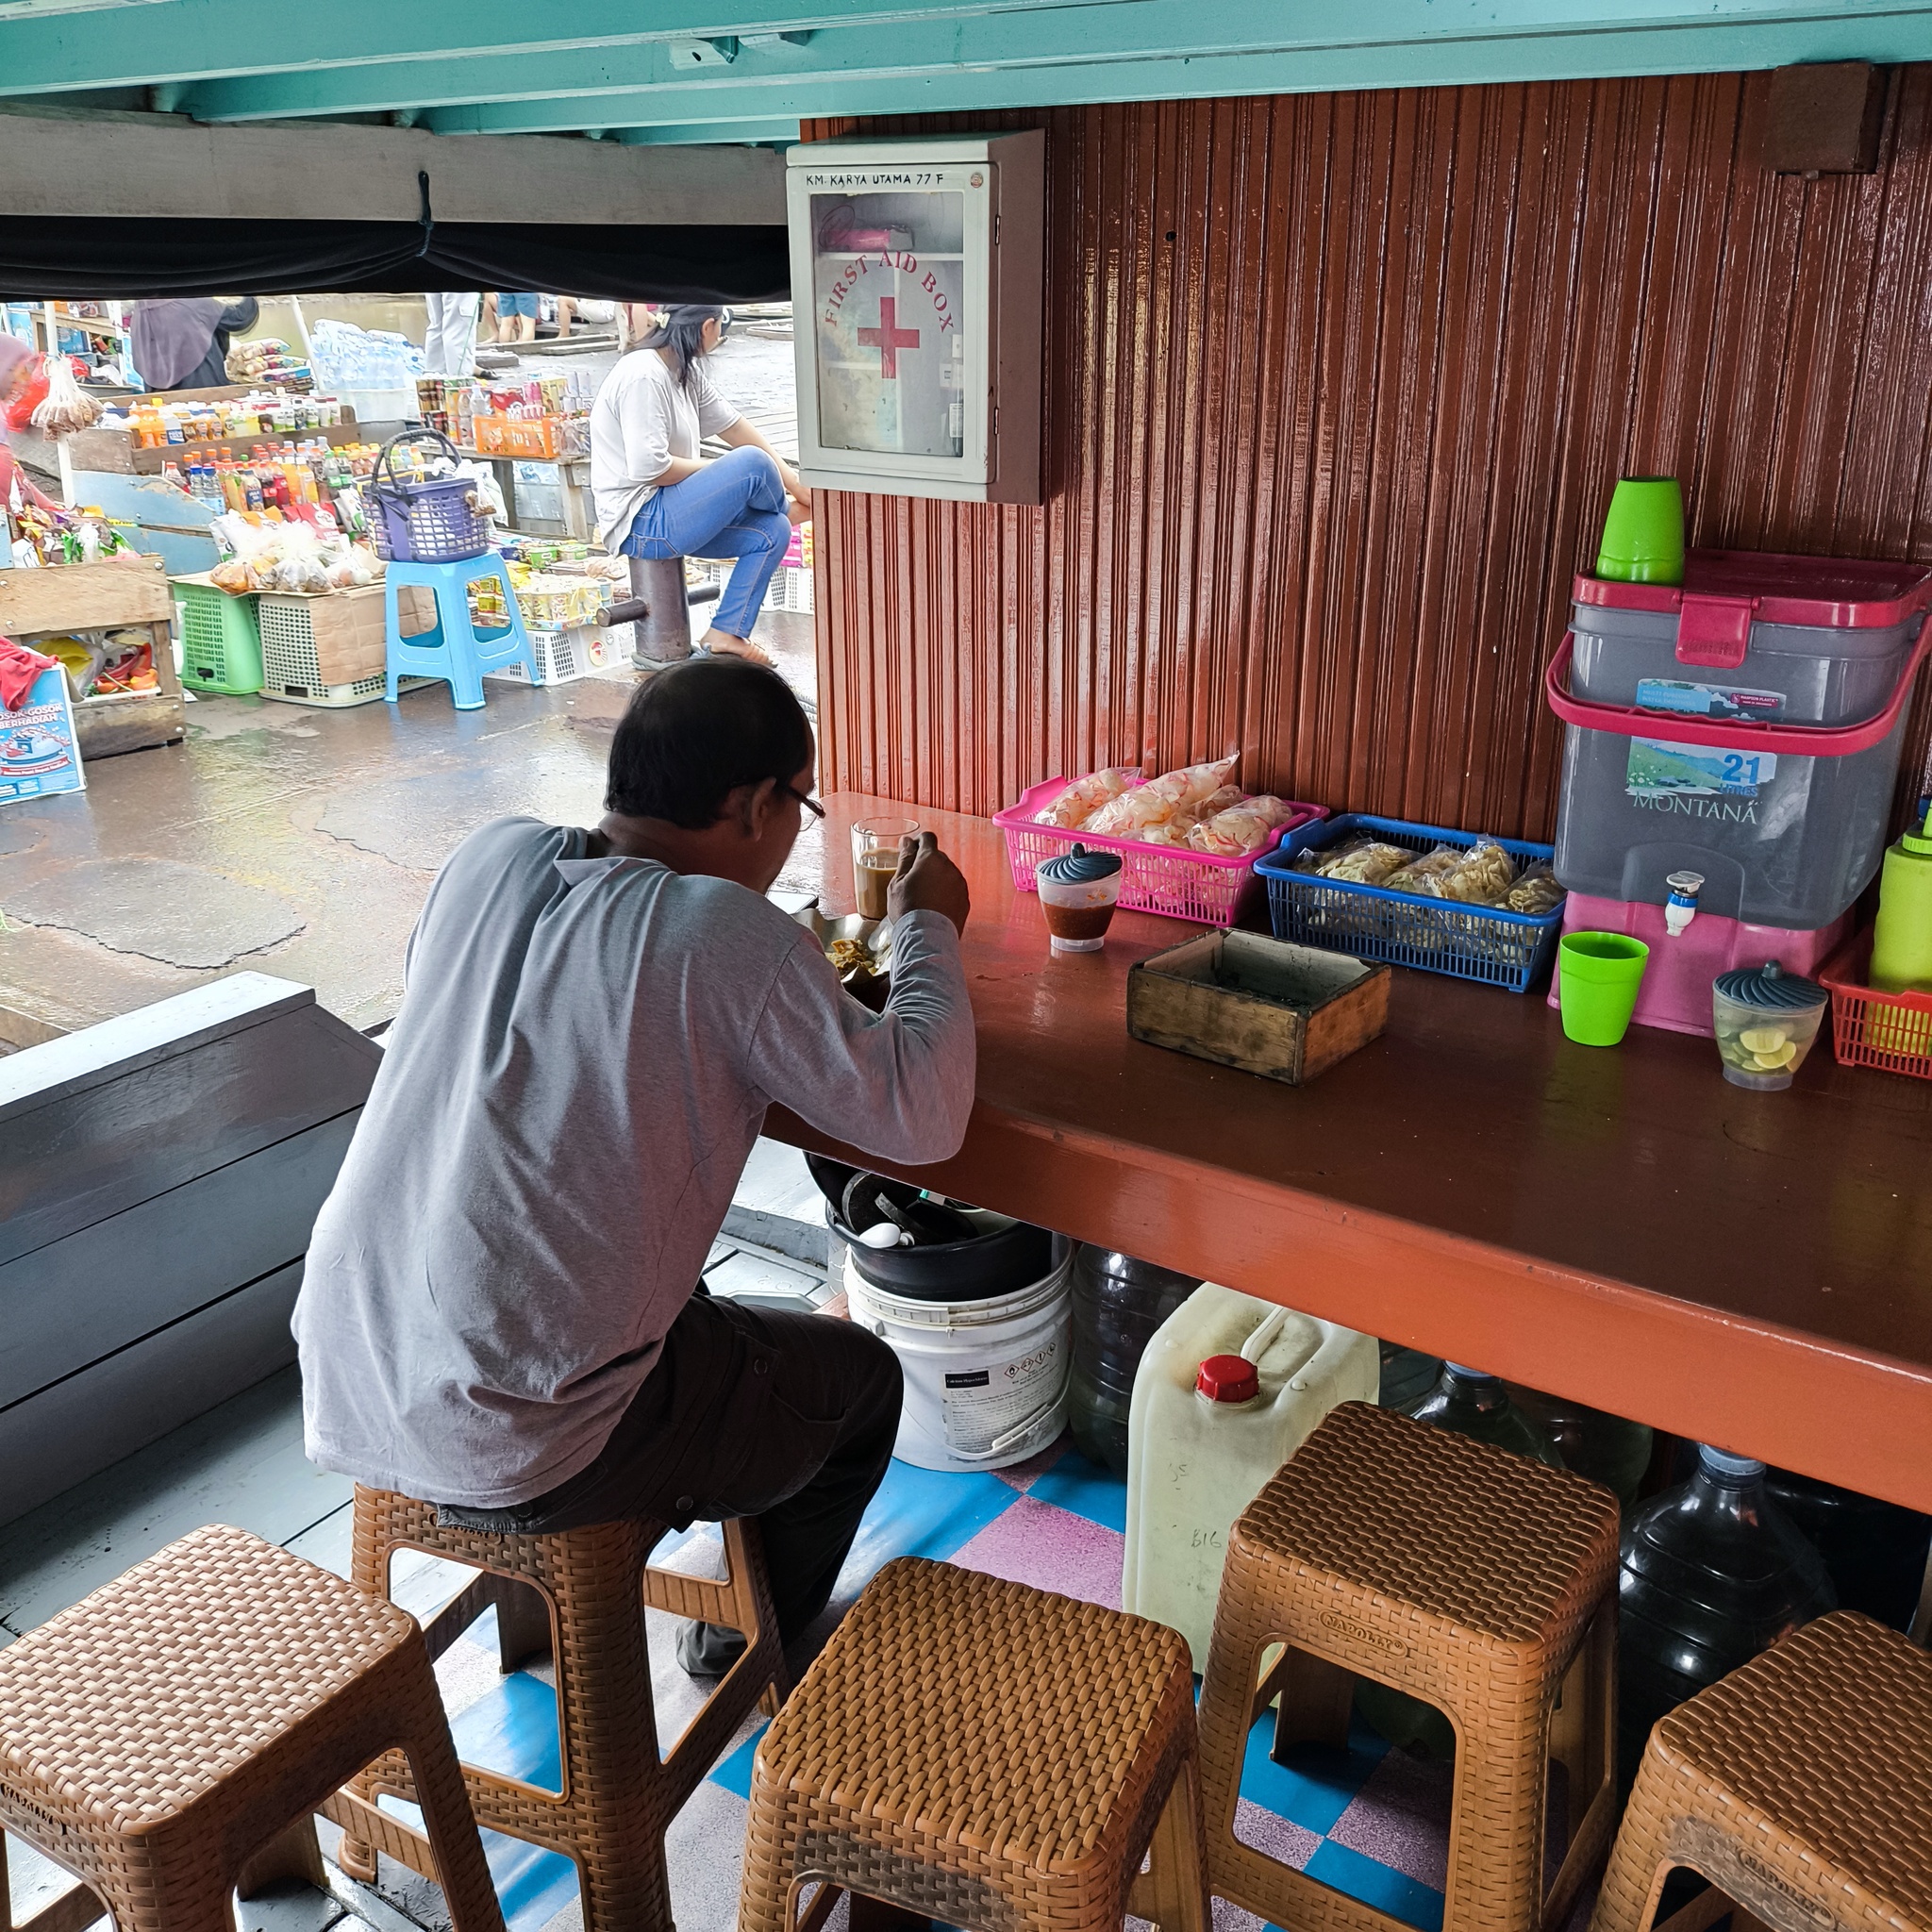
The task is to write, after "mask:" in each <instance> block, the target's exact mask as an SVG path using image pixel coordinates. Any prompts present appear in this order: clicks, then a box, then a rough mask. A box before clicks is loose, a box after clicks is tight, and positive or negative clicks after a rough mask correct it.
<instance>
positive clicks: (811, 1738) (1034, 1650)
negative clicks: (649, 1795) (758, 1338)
mask: <svg viewBox="0 0 1932 1932" xmlns="http://www.w3.org/2000/svg"><path fill="white" fill-rule="evenodd" d="M1200 1831H1201V1825H1200V1804H1199V1799H1198V1796H1197V1793H1196V1789H1195V1779H1194V1698H1193V1677H1192V1675H1191V1672H1190V1670H1189V1665H1188V1645H1187V1640H1186V1639H1185V1638H1184V1637H1182V1636H1181V1635H1180V1634H1179V1632H1178V1631H1174V1630H1169V1629H1167V1628H1166V1627H1165V1626H1163V1625H1162V1624H1151V1623H1149V1622H1147V1621H1146V1619H1145V1618H1142V1617H1128V1616H1123V1615H1122V1614H1121V1612H1120V1611H1118V1610H1108V1609H1103V1608H1101V1607H1100V1606H1099V1605H1097V1604H1085V1603H1076V1602H1074V1600H1073V1599H1072V1598H1071V1597H1064V1596H1056V1595H1053V1594H1052V1593H1050V1592H1049V1591H1041V1590H1029V1589H1027V1588H1026V1586H1025V1585H1024V1584H1019V1583H1007V1582H1003V1581H1002V1580H1001V1579H1000V1578H998V1577H994V1576H982V1575H979V1574H975V1573H974V1572H973V1571H970V1570H958V1569H955V1568H953V1567H952V1566H951V1565H950V1564H946V1563H927V1562H924V1561H921V1560H920V1559H919V1558H917V1557H901V1558H900V1559H899V1560H898V1561H896V1562H892V1563H888V1564H887V1565H886V1567H885V1568H884V1569H883V1570H881V1571H880V1572H879V1574H877V1575H876V1576H875V1577H874V1579H873V1581H872V1582H871V1584H870V1585H868V1586H867V1588H866V1591H865V1593H864V1594H863V1595H862V1596H861V1597H860V1598H859V1599H858V1603H857V1604H855V1605H854V1606H853V1607H852V1611H851V1613H850V1615H848V1616H847V1617H846V1619H845V1621H844V1622H843V1623H842V1624H841V1625H840V1626H839V1628H838V1629H837V1631H835V1632H834V1633H833V1636H832V1641H830V1642H829V1643H828V1644H827V1645H826V1646H825V1648H824V1651H823V1652H822V1653H821V1654H820V1656H819V1658H818V1660H817V1661H816V1662H815V1663H814V1664H813V1665H812V1667H811V1669H810V1670H809V1671H808V1672H807V1673H806V1674H805V1678H804V1680H803V1681H802V1682H801V1683H800V1685H799V1687H798V1689H797V1691H795V1692H794V1693H793V1694H792V1697H791V1702H790V1703H789V1704H787V1705H786V1707H785V1708H784V1709H783V1710H782V1711H781V1712H780V1713H779V1715H778V1720H777V1722H776V1723H775V1724H773V1725H772V1727H771V1728H770V1729H769V1730H768V1731H767V1732H766V1733H765V1735H764V1736H763V1737H762V1738H761V1739H760V1740H758V1754H757V1757H755V1759H754V1761H753V1766H752V1780H751V1819H750V1823H749V1824H748V1825H747V1827H746V1831H745V1854H744V1897H743V1903H742V1905H741V1908H740V1913H739V1920H738V1924H739V1932H778V1928H780V1927H790V1926H791V1924H793V1923H794V1920H795V1918H796V1917H797V1907H798V1902H799V1895H800V1893H801V1891H802V1889H803V1888H804V1887H805V1886H806V1885H807V1884H808V1883H810V1882H811V1881H813V1880H821V1881H824V1883H823V1884H822V1886H821V1889H820V1890H819V1892H818V1893H817V1895H816V1896H815V1897H814V1898H813V1900H812V1902H811V1905H810V1907H809V1908H808V1912H807V1914H806V1915H805V1918H804V1921H803V1923H805V1924H811V1925H816V1924H822V1923H823V1921H824V1918H826V1917H828V1916H829V1914H830V1908H831V1905H832V1903H833V1901H834V1900H835V1899H836V1898H837V1896H838V1892H837V1890H834V1888H843V1889H846V1890H853V1891H858V1892H860V1893H863V1894H864V1895H866V1896H867V1897H870V1898H878V1899H884V1900H885V1901H887V1902H888V1903H889V1904H891V1905H895V1906H899V1907H904V1908H906V1909H907V1910H908V1911H911V1912H914V1913H923V1914H926V1915H928V1916H930V1917H932V1918H936V1919H940V1920H942V1921H944V1922H945V1923H946V1924H951V1925H961V1926H966V1927H969V1928H970V1932H1036V1928H1037V1932H1048V1928H1051V1932H1100V1928H1101V1927H1106V1928H1107V1932H1119V1926H1120V1923H1121V1917H1122V1914H1123V1912H1124V1910H1125V1909H1126V1907H1127V1901H1128V1890H1129V1887H1130V1886H1131V1887H1132V1888H1133V1909H1134V1910H1135V1911H1136V1912H1137V1913H1139V1914H1140V1915H1141V1917H1142V1918H1146V1919H1151V1920H1153V1921H1154V1922H1155V1924H1158V1925H1159V1926H1160V1927H1161V1932H1206V1928H1207V1925H1208V1898H1207V1891H1206V1887H1205V1884H1204V1874H1203V1871H1202V1864H1201V1848H1200ZM1150 1846H1151V1848H1152V1852H1153V1858H1152V1862H1151V1869H1150V1870H1149V1871H1148V1873H1147V1874H1145V1875H1144V1877H1142V1878H1141V1879H1140V1880H1139V1882H1138V1883H1137V1882H1136V1876H1135V1874H1137V1873H1138V1872H1139V1871H1140V1867H1141V1857H1142V1855H1143V1854H1144V1853H1146V1852H1147V1851H1148V1850H1149V1848H1150Z"/></svg>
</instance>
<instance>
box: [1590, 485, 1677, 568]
mask: <svg viewBox="0 0 1932 1932" xmlns="http://www.w3.org/2000/svg"><path fill="white" fill-rule="evenodd" d="M1596 574H1597V575H1598V576H1600V577H1610V578H1613V579H1614V580H1615V581H1617V582H1618V583H1624V584H1681V583H1682V582H1683V581H1684V492H1683V491H1681V490H1680V489H1678V487H1677V479H1676V478H1675V477H1674V476H1624V477H1623V478H1622V479H1621V480H1620V481H1619V482H1618V484H1617V487H1616V490H1615V491H1614V492H1613V493H1612V494H1611V497H1610V509H1609V514H1608V515H1607V517H1605V519H1604V536H1603V542H1602V544H1601V545H1600V546H1599V549H1598V554H1597V559H1596Z"/></svg>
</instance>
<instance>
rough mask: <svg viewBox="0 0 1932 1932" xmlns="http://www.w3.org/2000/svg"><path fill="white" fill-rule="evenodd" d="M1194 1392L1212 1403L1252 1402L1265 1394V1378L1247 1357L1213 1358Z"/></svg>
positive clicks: (1201, 1375)
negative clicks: (1262, 1383)
mask: <svg viewBox="0 0 1932 1932" xmlns="http://www.w3.org/2000/svg"><path fill="white" fill-rule="evenodd" d="M1194 1388H1195V1390H1196V1391H1197V1392H1198V1393H1200V1394H1202V1395H1205V1396H1206V1397H1207V1398H1208V1401H1209V1402H1249V1401H1252V1400H1253V1399H1254V1398H1255V1397H1256V1396H1257V1395H1258V1394H1259V1393H1260V1392H1261V1378H1260V1376H1259V1375H1258V1374H1256V1372H1255V1365H1254V1363H1253V1362H1251V1361H1249V1360H1248V1359H1247V1357H1245V1356H1239V1355H1210V1356H1209V1357H1208V1359H1207V1360H1206V1361H1205V1362H1203V1363H1202V1364H1201V1373H1200V1374H1198V1375H1196V1376H1195V1377H1194Z"/></svg>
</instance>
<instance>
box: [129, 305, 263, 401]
mask: <svg viewBox="0 0 1932 1932" xmlns="http://www.w3.org/2000/svg"><path fill="white" fill-rule="evenodd" d="M260 314H261V304H260V303H259V302H258V301H257V300H256V299H255V297H254V296H253V295H244V296H242V299H241V300H240V301H239V302H227V303H223V302H217V301H214V300H213V299H212V298H209V297H192V298H187V299H181V300H176V299H173V298H171V299H169V300H167V301H163V302H137V303H136V304H135V305H134V341H133V343H132V347H133V350H134V366H135V368H136V369H137V370H139V371H140V372H141V380H142V385H143V386H144V387H145V388H147V389H149V390H171V389H219V388H220V387H221V386H222V385H223V384H224V383H225V382H226V381H227V379H228V339H229V337H231V336H237V335H240V334H241V333H242V330H243V329H246V328H253V327H254V326H255V325H256V322H257V320H258V318H259V317H260Z"/></svg>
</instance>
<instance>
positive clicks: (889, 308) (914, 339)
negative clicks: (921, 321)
mask: <svg viewBox="0 0 1932 1932" xmlns="http://www.w3.org/2000/svg"><path fill="white" fill-rule="evenodd" d="M858 340H859V342H860V343H861V344H862V345H863V346H864V347H865V348H868V349H876V350H877V351H878V352H879V374H880V375H883V376H887V377H889V378H891V379H893V380H896V379H897V377H898V375H899V351H900V350H901V349H916V348H918V346H919V331H918V330H917V329H916V328H901V327H900V326H899V302H898V298H897V297H896V296H893V295H881V296H880V297H879V325H878V327H877V328H862V329H860V330H859V331H858Z"/></svg>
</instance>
